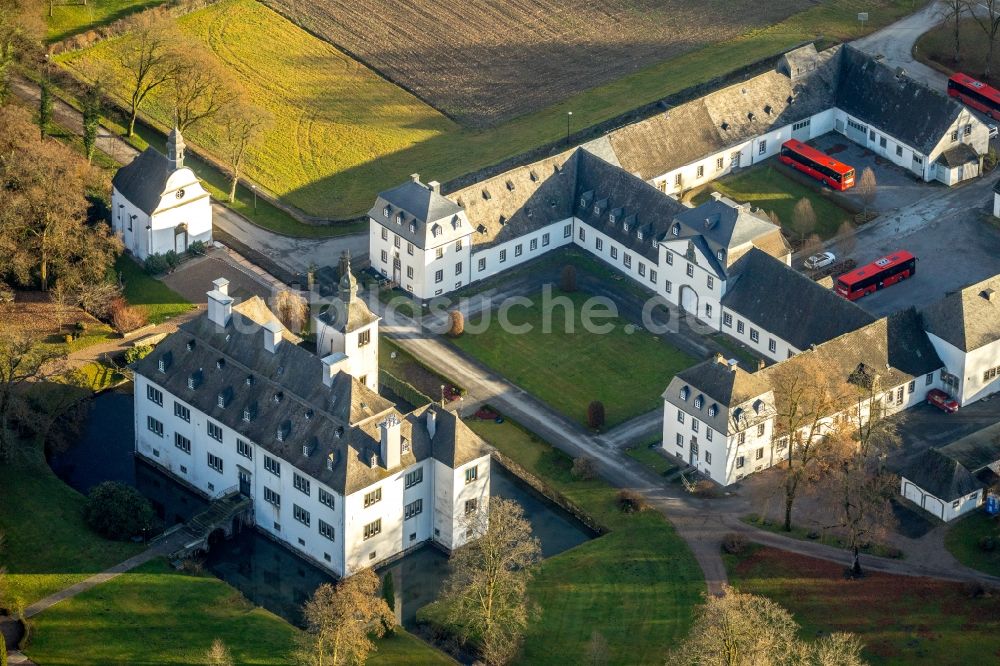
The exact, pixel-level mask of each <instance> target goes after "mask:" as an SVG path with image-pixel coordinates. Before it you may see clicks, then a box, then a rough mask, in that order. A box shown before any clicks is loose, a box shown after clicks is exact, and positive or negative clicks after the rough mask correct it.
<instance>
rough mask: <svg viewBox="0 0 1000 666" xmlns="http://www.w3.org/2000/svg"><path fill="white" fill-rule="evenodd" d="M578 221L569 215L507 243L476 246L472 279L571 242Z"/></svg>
mask: <svg viewBox="0 0 1000 666" xmlns="http://www.w3.org/2000/svg"><path fill="white" fill-rule="evenodd" d="M574 222H575V220H574V219H573V218H567V219H565V220H560V221H558V222H554V223H552V224H549V225H546V226H544V227H539V228H538V229H534V230H532V231H530V232H528V233H526V234H524V235H523V236H518V237H517V238H515V239H513V240H509V241H507V242H505V243H498V244H496V245H491V246H489V247H483V248H476V247H475V246H473V247H472V251H471V259H470V261H469V265H470V266H471V267H472V281H473V282H475V281H478V280H485V279H486V278H489V277H492V276H494V275H497V274H498V273H502V272H503V271H505V270H508V269H510V268H514V267H515V266H518V265H520V264H523V263H524V262H526V261H531V260H532V259H537V258H538V257H540V256H541V255H543V254H545V253H546V252H548V251H549V250H554V249H556V248H559V247H564V246H566V245H569V244H571V243H572V242H573V229H574Z"/></svg>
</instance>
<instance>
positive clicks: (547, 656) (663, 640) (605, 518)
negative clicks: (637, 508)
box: [468, 421, 704, 665]
mask: <svg viewBox="0 0 1000 666" xmlns="http://www.w3.org/2000/svg"><path fill="white" fill-rule="evenodd" d="M468 425H469V426H470V427H471V428H472V429H473V430H474V431H476V432H477V433H478V434H479V435H481V436H482V437H483V438H485V439H486V440H487V441H488V442H490V443H491V444H493V445H494V446H496V447H497V448H498V449H500V450H501V451H502V452H503V453H504V454H506V455H508V456H509V457H511V458H512V459H514V460H515V461H516V462H518V463H519V464H520V465H522V466H524V467H525V468H527V469H528V470H529V471H530V472H532V473H533V474H535V475H536V476H538V477H539V478H541V479H542V480H543V481H544V482H545V483H546V484H548V485H549V486H550V487H551V488H553V489H554V490H556V491H558V492H559V493H561V494H562V495H564V496H565V497H567V498H568V499H569V500H571V501H572V502H574V503H575V504H576V505H577V506H579V507H580V508H581V509H583V510H584V511H586V512H587V513H588V514H589V515H590V516H592V517H593V518H594V519H595V520H596V521H597V522H598V523H600V524H601V525H603V526H605V527H606V528H608V529H609V530H611V532H610V533H609V534H605V535H604V536H602V537H600V538H597V539H594V540H592V541H588V542H587V543H584V544H581V545H579V546H577V547H576V548H573V549H571V550H568V551H566V552H564V553H561V554H560V555H557V556H555V557H551V558H549V559H547V560H545V561H543V562H542V563H541V564H540V565H539V566H538V567H537V570H536V573H535V577H534V579H533V580H532V582H531V585H530V588H529V595H530V597H531V599H532V601H533V602H534V603H536V604H537V605H538V607H539V610H540V615H539V617H538V618H537V619H536V620H534V621H533V622H532V623H531V624H530V627H529V629H528V634H527V636H526V639H525V644H524V650H523V653H522V655H521V657H520V658H519V659H518V663H523V664H567V663H591V662H589V661H587V655H586V652H585V651H586V644H587V642H588V641H589V640H590V638H591V632H592V631H594V630H597V631H600V632H601V634H602V635H603V636H604V638H605V639H606V640H607V644H608V648H609V650H608V651H609V653H610V659H609V661H608V663H612V664H629V665H633V664H662V663H663V658H664V655H665V654H666V652H667V650H668V649H669V648H671V647H672V646H673V645H674V644H676V642H677V641H679V640H680V639H682V638H683V637H684V636H685V635H686V633H687V630H688V628H689V627H690V623H691V609H692V608H693V607H694V605H695V604H696V603H698V600H699V596H700V594H701V592H702V590H703V589H704V580H703V578H702V573H701V569H700V568H699V567H698V564H697V563H696V562H695V560H694V557H693V556H692V555H691V552H690V551H689V550H688V548H687V545H686V544H685V543H684V542H683V541H682V540H681V539H680V537H678V536H677V533H676V532H675V531H674V529H673V527H671V526H670V524H669V523H668V522H667V521H666V520H665V519H664V518H663V516H662V515H660V514H659V513H656V512H653V511H647V512H642V513H639V514H623V513H621V512H620V511H619V510H618V508H617V506H616V503H615V498H616V495H617V491H616V489H615V488H613V487H611V486H609V485H608V484H607V483H606V482H604V481H603V480H600V479H596V480H593V481H577V480H575V479H573V477H572V475H571V474H570V467H571V466H572V460H571V459H570V458H569V457H568V456H566V455H565V454H563V453H562V452H560V451H558V450H556V449H553V448H552V447H551V446H549V445H548V444H545V443H543V442H541V441H539V440H538V439H536V438H534V437H533V436H532V435H530V434H528V433H527V432H525V431H524V430H522V429H521V428H519V427H518V426H516V425H514V424H512V423H510V422H506V423H503V424H496V423H494V422H492V421H469V422H468Z"/></svg>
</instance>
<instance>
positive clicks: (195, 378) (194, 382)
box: [187, 368, 202, 390]
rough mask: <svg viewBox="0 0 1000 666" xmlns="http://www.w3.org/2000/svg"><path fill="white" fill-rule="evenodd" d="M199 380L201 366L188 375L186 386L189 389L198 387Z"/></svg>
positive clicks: (200, 377)
mask: <svg viewBox="0 0 1000 666" xmlns="http://www.w3.org/2000/svg"><path fill="white" fill-rule="evenodd" d="M201 380H202V373H201V368H198V369H197V370H196V371H194V372H192V373H191V374H190V375H188V382H187V384H188V388H189V389H191V390H194V389H196V388H198V387H199V386H201Z"/></svg>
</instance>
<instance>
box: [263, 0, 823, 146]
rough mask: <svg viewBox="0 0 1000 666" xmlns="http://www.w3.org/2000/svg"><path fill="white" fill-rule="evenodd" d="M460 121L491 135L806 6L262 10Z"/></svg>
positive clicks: (322, 6) (294, 4)
mask: <svg viewBox="0 0 1000 666" xmlns="http://www.w3.org/2000/svg"><path fill="white" fill-rule="evenodd" d="M264 1H265V4H268V5H271V6H273V7H274V8H275V9H277V10H278V11H280V12H282V13H283V14H285V15H286V16H289V17H291V18H293V19H294V20H296V21H297V22H299V23H300V24H301V25H303V26H304V27H306V28H307V29H309V30H311V31H313V32H315V33H317V34H319V35H320V36H322V37H324V38H325V39H327V40H328V41H330V42H332V43H333V44H335V45H337V46H340V47H341V48H343V49H345V50H346V51H348V52H349V53H351V54H353V55H354V56H355V57H357V58H358V59H360V60H362V61H363V62H365V63H366V64H368V65H369V66H371V67H372V68H373V69H375V70H377V71H379V72H381V73H382V74H383V75H384V76H386V77H387V78H389V79H391V80H392V81H394V82H396V83H397V84H399V85H401V86H403V87H404V88H407V89H408V90H410V91H412V92H414V93H415V94H416V95H418V96H419V97H421V98H422V99H424V100H426V101H427V102H428V103H430V104H431V105H432V106H434V107H436V108H437V109H439V110H441V111H443V112H445V113H446V114H448V115H450V116H451V117H453V118H455V119H456V120H457V121H458V122H460V123H462V124H465V125H468V126H473V127H481V126H489V125H494V124H497V123H499V122H501V121H503V120H506V119H509V118H512V117H515V116H518V115H521V114H524V113H527V112H530V111H535V110H538V109H541V108H544V107H547V106H550V105H552V104H553V103H555V102H558V101H560V100H563V99H565V98H567V97H569V96H570V95H572V94H574V93H577V92H581V91H583V90H586V89H588V88H593V87H595V86H598V85H601V84H603V83H607V82H609V81H613V80H615V79H617V78H620V77H622V76H624V75H626V74H630V73H632V72H634V71H636V70H639V69H642V68H644V67H646V66H649V65H652V64H654V63H658V62H661V61H664V60H667V59H670V58H673V57H676V56H677V55H680V54H681V53H684V52H687V51H690V50H692V49H694V48H697V47H699V46H702V45H705V44H708V43H713V42H718V41H721V40H724V39H727V38H730V37H734V36H736V35H740V34H744V33H746V32H749V31H752V30H754V29H756V28H761V27H764V26H768V25H771V24H773V23H776V22H779V21H781V20H782V19H784V18H786V17H788V16H790V15H791V14H794V13H796V12H799V11H801V10H803V9H806V8H808V7H810V6H812V5H813V4H815V3H812V2H809V1H808V0H768V1H767V2H758V1H756V0H700V1H694V0H411V1H408V2H400V1H399V0H368V1H367V2H358V1H357V0H316V1H313V2H306V1H305V0H264Z"/></svg>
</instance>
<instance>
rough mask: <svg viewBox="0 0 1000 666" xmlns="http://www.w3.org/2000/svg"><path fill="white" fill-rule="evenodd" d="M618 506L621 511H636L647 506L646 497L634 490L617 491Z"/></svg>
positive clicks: (643, 509)
mask: <svg viewBox="0 0 1000 666" xmlns="http://www.w3.org/2000/svg"><path fill="white" fill-rule="evenodd" d="M618 508H619V509H621V512H622V513H638V512H640V511H645V510H646V509H648V508H649V503H647V502H646V499H645V498H644V497H643V496H642V495H640V494H639V493H637V492H635V491H634V490H628V489H625V490H619V491H618Z"/></svg>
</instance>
